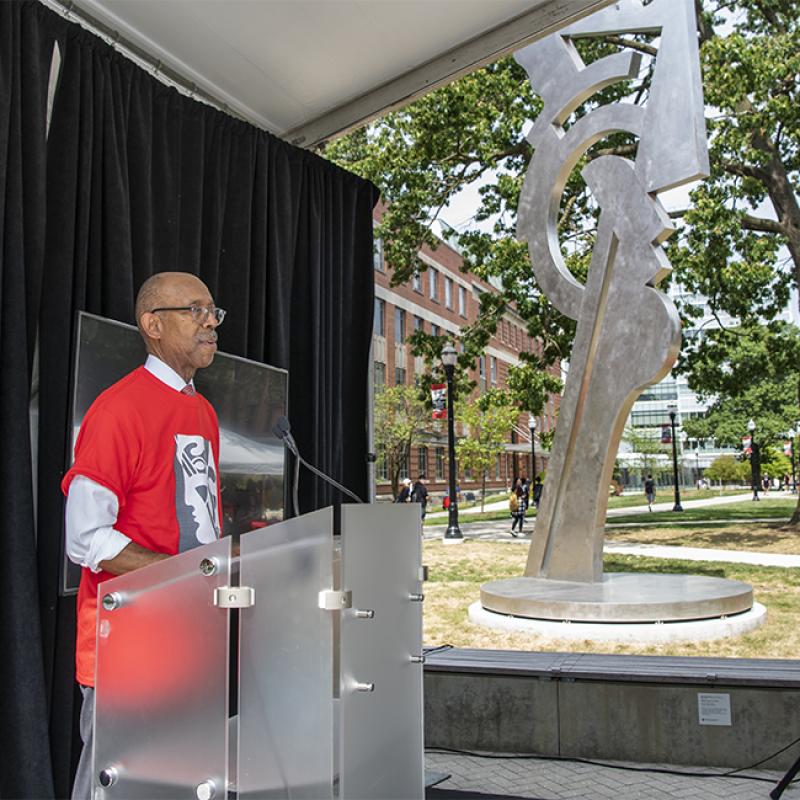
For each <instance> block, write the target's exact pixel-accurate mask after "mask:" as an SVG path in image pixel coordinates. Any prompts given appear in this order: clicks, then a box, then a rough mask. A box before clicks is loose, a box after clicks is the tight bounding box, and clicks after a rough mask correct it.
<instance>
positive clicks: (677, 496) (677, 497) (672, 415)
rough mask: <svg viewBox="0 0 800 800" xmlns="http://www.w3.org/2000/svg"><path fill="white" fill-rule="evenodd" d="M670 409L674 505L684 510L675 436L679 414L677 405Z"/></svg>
mask: <svg viewBox="0 0 800 800" xmlns="http://www.w3.org/2000/svg"><path fill="white" fill-rule="evenodd" d="M667 410H668V411H669V422H670V425H671V427H672V479H673V481H674V483H675V505H673V506H672V510H673V511H683V506H682V505H681V490H680V486H678V443H677V438H676V436H675V417H676V416H677V415H678V407H677V406H667Z"/></svg>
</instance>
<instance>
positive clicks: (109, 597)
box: [103, 592, 122, 611]
mask: <svg viewBox="0 0 800 800" xmlns="http://www.w3.org/2000/svg"><path fill="white" fill-rule="evenodd" d="M121 605H122V595H121V594H120V593H119V592H109V593H108V594H106V595H103V608H104V609H105V610H106V611H116V610H117V609H118V608H119V607H120V606H121Z"/></svg>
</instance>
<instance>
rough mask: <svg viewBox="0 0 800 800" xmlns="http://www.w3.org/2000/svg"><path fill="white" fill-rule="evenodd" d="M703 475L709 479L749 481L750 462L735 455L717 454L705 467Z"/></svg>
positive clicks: (727, 481) (732, 481)
mask: <svg viewBox="0 0 800 800" xmlns="http://www.w3.org/2000/svg"><path fill="white" fill-rule="evenodd" d="M704 476H705V477H706V478H708V479H709V480H710V481H722V482H723V483H734V482H737V483H742V482H744V483H749V481H750V463H749V462H748V461H740V460H739V459H737V458H736V457H735V456H727V455H726V456H717V457H716V458H715V459H714V460H713V461H712V462H711V464H709V465H708V467H707V468H706V471H705V473H704Z"/></svg>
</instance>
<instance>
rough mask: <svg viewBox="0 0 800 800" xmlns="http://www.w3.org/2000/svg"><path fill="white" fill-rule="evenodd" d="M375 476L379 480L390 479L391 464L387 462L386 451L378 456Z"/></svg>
mask: <svg viewBox="0 0 800 800" xmlns="http://www.w3.org/2000/svg"><path fill="white" fill-rule="evenodd" d="M375 477H376V478H377V479H378V480H379V481H388V480H389V465H388V464H387V463H386V451H385V450H384V451H383V452H382V453H381V454H380V455H379V456H378V463H377V464H376V465H375Z"/></svg>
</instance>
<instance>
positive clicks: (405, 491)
mask: <svg viewBox="0 0 800 800" xmlns="http://www.w3.org/2000/svg"><path fill="white" fill-rule="evenodd" d="M410 497H411V479H410V478H403V488H402V489H400V491H399V492H398V493H397V497H395V499H394V501H395V503H407V502H408V500H409V498H410Z"/></svg>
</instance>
